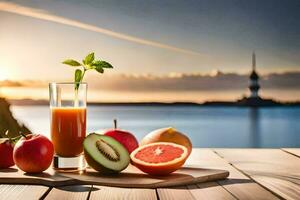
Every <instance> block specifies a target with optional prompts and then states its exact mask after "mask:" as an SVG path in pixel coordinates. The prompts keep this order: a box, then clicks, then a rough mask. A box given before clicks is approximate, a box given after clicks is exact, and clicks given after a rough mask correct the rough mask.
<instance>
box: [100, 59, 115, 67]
mask: <svg viewBox="0 0 300 200" xmlns="http://www.w3.org/2000/svg"><path fill="white" fill-rule="evenodd" d="M100 66H101V67H102V68H114V67H113V66H112V65H111V64H109V63H108V62H106V61H100Z"/></svg>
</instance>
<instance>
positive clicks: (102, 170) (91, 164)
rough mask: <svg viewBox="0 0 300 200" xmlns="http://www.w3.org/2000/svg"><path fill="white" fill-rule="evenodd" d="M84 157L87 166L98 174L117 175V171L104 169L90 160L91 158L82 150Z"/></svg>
mask: <svg viewBox="0 0 300 200" xmlns="http://www.w3.org/2000/svg"><path fill="white" fill-rule="evenodd" d="M84 157H85V160H86V162H87V163H88V164H89V166H90V167H92V168H93V169H94V170H96V171H98V172H101V173H103V174H117V173H119V172H118V171H114V170H111V169H108V168H106V167H104V166H103V165H100V163H98V162H96V161H95V160H94V159H93V158H91V156H90V155H89V154H88V153H87V152H86V151H85V150H84Z"/></svg>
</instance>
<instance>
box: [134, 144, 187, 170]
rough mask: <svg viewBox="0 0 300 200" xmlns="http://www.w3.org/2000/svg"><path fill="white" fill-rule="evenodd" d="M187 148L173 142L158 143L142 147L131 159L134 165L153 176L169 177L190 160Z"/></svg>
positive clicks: (136, 150) (135, 151)
mask: <svg viewBox="0 0 300 200" xmlns="http://www.w3.org/2000/svg"><path fill="white" fill-rule="evenodd" d="M188 155H189V154H188V149H187V148H186V147H185V146H182V145H179V144H175V143H171V142H157V143H152V144H147V145H144V146H140V147H139V148H137V149H135V150H134V151H133V152H132V153H131V155H130V158H131V160H132V163H133V165H135V166H136V167H137V168H139V169H140V170H141V171H143V172H145V173H148V174H151V175H167V174H170V173H172V172H174V171H176V170H177V169H179V168H180V167H181V166H182V165H183V164H184V162H185V161H186V159H187V158H188Z"/></svg>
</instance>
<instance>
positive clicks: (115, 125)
mask: <svg viewBox="0 0 300 200" xmlns="http://www.w3.org/2000/svg"><path fill="white" fill-rule="evenodd" d="M114 128H115V129H117V119H114Z"/></svg>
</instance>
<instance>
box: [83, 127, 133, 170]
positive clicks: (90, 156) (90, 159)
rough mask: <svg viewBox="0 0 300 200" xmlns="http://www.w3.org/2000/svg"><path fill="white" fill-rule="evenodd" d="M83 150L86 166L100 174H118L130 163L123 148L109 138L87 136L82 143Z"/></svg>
mask: <svg viewBox="0 0 300 200" xmlns="http://www.w3.org/2000/svg"><path fill="white" fill-rule="evenodd" d="M83 149H84V156H85V159H86V161H87V163H88V165H89V166H90V167H92V168H93V169H95V170H97V171H99V172H101V173H106V174H111V173H118V172H120V171H122V170H124V169H125V168H126V167H127V166H128V165H129V162H130V157H129V153H128V151H127V150H126V149H125V147H124V146H123V145H122V144H121V143H119V142H118V141H117V140H115V139H114V138H112V137H109V136H105V135H100V134H96V133H92V134H89V135H88V136H87V137H86V138H85V139H84V141H83Z"/></svg>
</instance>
